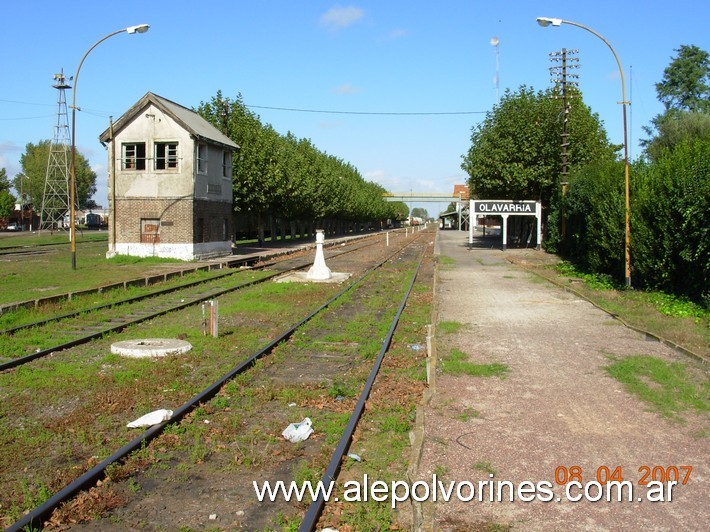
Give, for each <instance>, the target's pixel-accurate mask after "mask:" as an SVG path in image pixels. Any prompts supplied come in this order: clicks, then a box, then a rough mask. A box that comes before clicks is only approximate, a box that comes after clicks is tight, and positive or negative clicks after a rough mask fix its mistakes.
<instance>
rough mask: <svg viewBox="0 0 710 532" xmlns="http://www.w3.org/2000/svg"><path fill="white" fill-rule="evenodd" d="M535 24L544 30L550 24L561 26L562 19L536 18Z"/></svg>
mask: <svg viewBox="0 0 710 532" xmlns="http://www.w3.org/2000/svg"><path fill="white" fill-rule="evenodd" d="M537 23H538V24H540V26H542V27H543V28H546V27H547V26H549V25H550V24H552V25H553V26H559V25H560V24H562V19H561V18H549V17H537Z"/></svg>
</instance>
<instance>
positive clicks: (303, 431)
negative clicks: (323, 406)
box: [281, 417, 313, 443]
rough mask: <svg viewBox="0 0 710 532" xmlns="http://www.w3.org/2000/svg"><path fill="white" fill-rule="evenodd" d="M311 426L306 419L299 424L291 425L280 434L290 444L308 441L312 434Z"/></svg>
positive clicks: (308, 419) (309, 421)
mask: <svg viewBox="0 0 710 532" xmlns="http://www.w3.org/2000/svg"><path fill="white" fill-rule="evenodd" d="M312 425H313V422H311V419H310V418H308V417H306V418H303V421H301V422H300V423H291V424H290V425H289V426H288V427H286V429H285V430H284V431H283V432H282V433H281V434H282V435H283V437H284V438H286V439H287V440H288V441H290V442H291V443H298V442H299V441H303V440H306V439H308V436H310V435H311V434H312V433H313V426H312Z"/></svg>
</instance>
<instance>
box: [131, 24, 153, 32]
mask: <svg viewBox="0 0 710 532" xmlns="http://www.w3.org/2000/svg"><path fill="white" fill-rule="evenodd" d="M148 28H150V26H149V25H148V24H139V25H138V26H128V27H127V28H126V32H127V33H145V32H146V31H148Z"/></svg>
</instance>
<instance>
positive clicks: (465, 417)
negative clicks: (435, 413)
mask: <svg viewBox="0 0 710 532" xmlns="http://www.w3.org/2000/svg"><path fill="white" fill-rule="evenodd" d="M480 416H481V413H480V412H479V411H478V410H476V409H475V408H466V409H465V410H464V411H463V412H461V413H460V414H458V415H457V416H456V419H458V420H459V421H463V422H464V423H466V422H468V421H471V420H472V419H476V418H478V417H480Z"/></svg>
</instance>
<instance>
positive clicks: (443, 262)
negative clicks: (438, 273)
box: [436, 255, 456, 266]
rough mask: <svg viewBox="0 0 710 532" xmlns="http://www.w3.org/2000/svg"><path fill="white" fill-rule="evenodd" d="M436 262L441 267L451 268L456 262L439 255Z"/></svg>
mask: <svg viewBox="0 0 710 532" xmlns="http://www.w3.org/2000/svg"><path fill="white" fill-rule="evenodd" d="M436 260H437V262H438V263H439V264H441V265H442V266H451V265H452V264H456V261H455V260H454V259H452V258H451V257H447V256H446V255H439V257H438V258H437V259H436Z"/></svg>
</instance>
